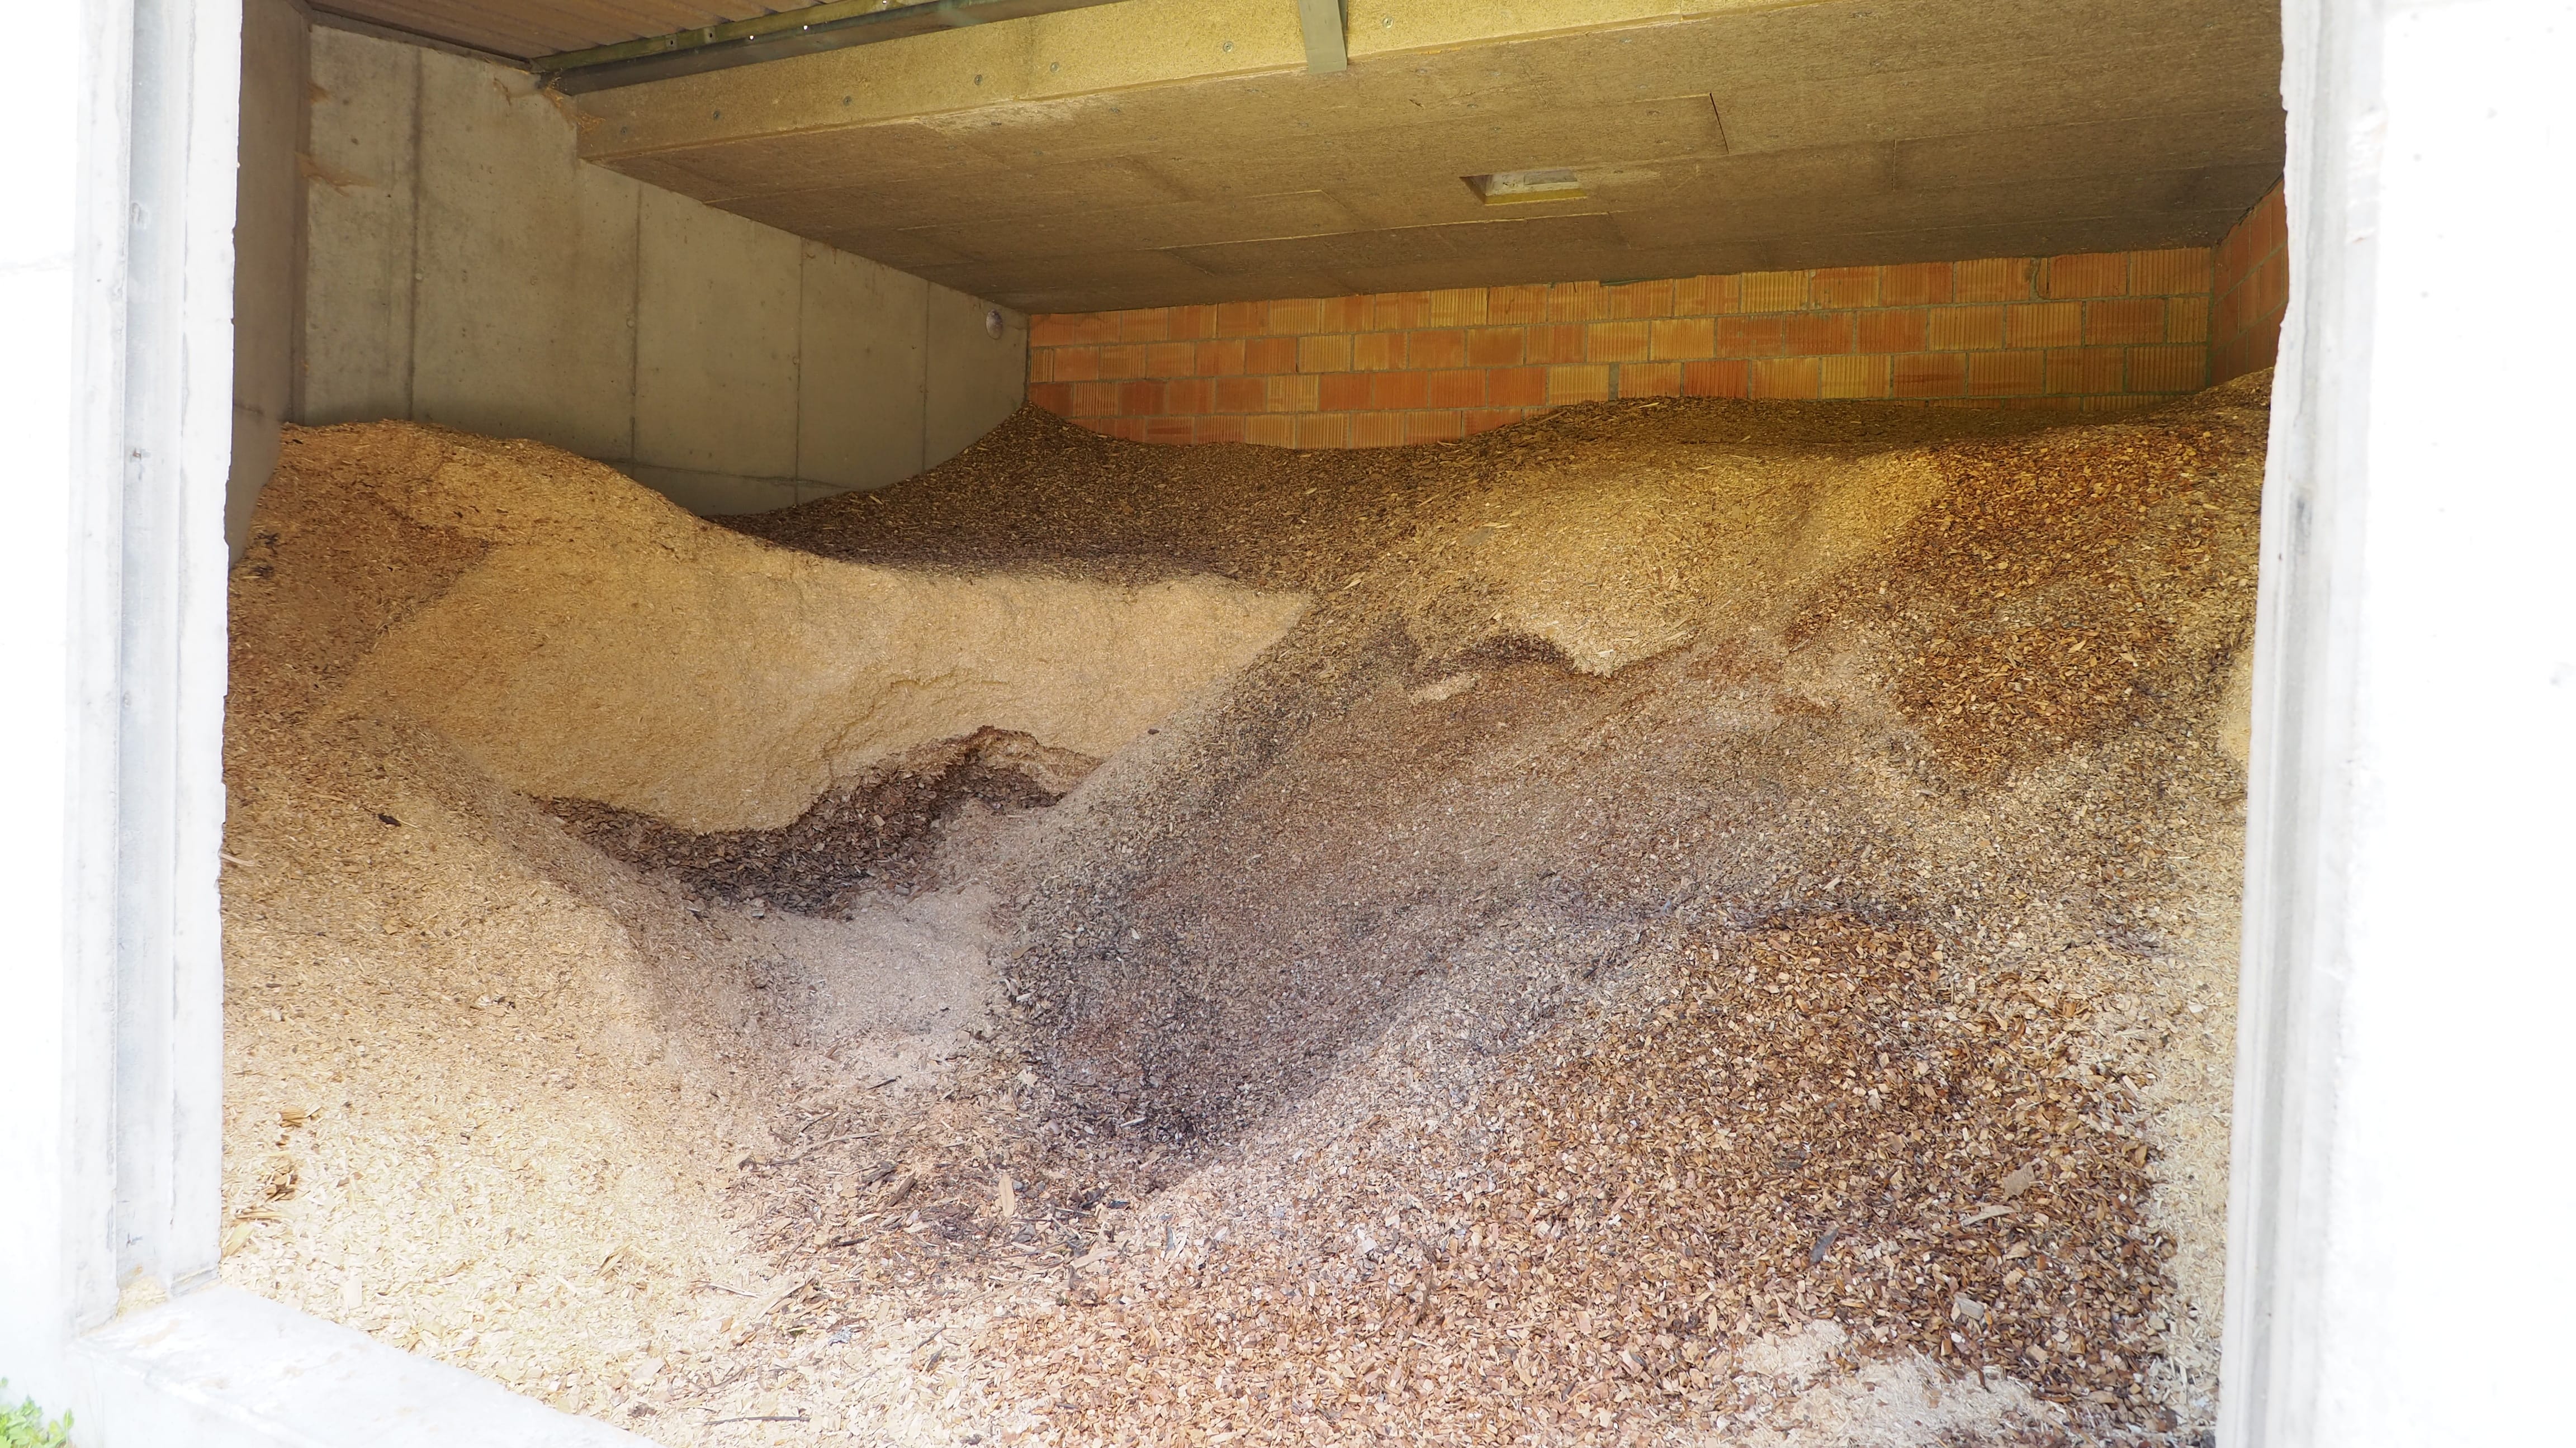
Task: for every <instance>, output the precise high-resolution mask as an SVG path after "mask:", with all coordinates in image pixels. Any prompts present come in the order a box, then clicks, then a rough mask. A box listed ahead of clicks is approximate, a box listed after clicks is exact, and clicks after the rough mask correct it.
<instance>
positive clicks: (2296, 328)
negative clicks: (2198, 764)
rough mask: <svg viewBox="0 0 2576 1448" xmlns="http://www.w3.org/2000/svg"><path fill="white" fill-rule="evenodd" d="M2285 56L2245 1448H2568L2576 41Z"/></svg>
mask: <svg viewBox="0 0 2576 1448" xmlns="http://www.w3.org/2000/svg"><path fill="white" fill-rule="evenodd" d="M2283 33H2284V39H2285V41H2286V42H2287V43H2286V46H2285V54H2286V55H2287V58H2288V64H2287V73H2286V75H2285V77H2284V94H2285V98H2286V100H2287V102H2288V109H2289V120H2290V136H2289V140H2290V149H2289V178H2288V200H2289V207H2290V256H2291V273H2290V275H2291V298H2290V311H2289V315H2288V318H2287V327H2286V328H2285V330H2284V333H2283V337H2282V348H2281V364H2280V367H2279V370H2278V374H2277V378H2276V381H2275V384H2274V391H2273V421H2272V446H2271V458H2270V476H2269V478H2268V480H2267V484H2266V487H2265V496H2264V514H2263V554H2262V579H2261V605H2260V621H2259V625H2258V631H2257V641H2256V649H2255V661H2256V662H2255V705H2254V712H2255V726H2254V740H2255V758H2254V761H2253V774H2252V780H2251V796H2250V798H2249V801H2248V817H2247V819H2248V827H2249V828H2248V837H2247V862H2246V912H2245V958H2244V975H2243V987H2242V990H2241V992H2240V1000H2239V1034H2238V1042H2237V1091H2236V1118H2235V1141H2234V1153H2233V1155H2234V1161H2233V1165H2232V1173H2231V1174H2232V1185H2233V1189H2232V1191H2231V1194H2230V1202H2229V1208H2230V1210H2229V1222H2228V1283H2227V1297H2228V1303H2227V1340H2226V1348H2225V1357H2224V1365H2223V1367H2222V1370H2221V1378H2222V1382H2221V1399H2220V1402H2221V1411H2222V1419H2221V1423H2220V1433H2219V1438H2220V1442H2221V1443H2222V1444H2225V1445H2227V1448H2310V1445H2313V1448H2375V1445H2388V1448H2397V1445H2406V1448H2423V1445H2433V1444H2478V1445H2488V1444H2492V1445H2505V1444H2538V1443H2544V1442H2549V1443H2568V1442H2576V1411H2571V1408H2570V1406H2569V1404H2568V1401H2567V1397H2566V1392H2565V1386H2564V1385H2565V1384H2566V1383H2567V1382H2568V1381H2569V1377H2568V1374H2569V1373H2570V1371H2571V1369H2570V1364H2571V1363H2572V1362H2576V1317H2571V1314H2570V1312H2569V1311H2568V1308H2567V1304H2568V1302H2569V1300H2570V1298H2571V1296H2576V1254H2571V1253H2570V1252H2569V1251H2568V1250H2567V1249H2566V1247H2565V1246H2563V1245H2562V1244H2563V1243H2564V1242H2565V1240H2566V1236H2567V1229H2568V1228H2569V1227H2570V1226H2576V1164H2571V1163H2576V1155H2571V1153H2572V1152H2576V1130H2571V1128H2570V1126H2569V1124H2568V1116H2567V1109H2566V1106H2565V1104H2564V1103H2565V1101H2566V1098H2567V1095H2568V1085H2567V1077H2566V1066H2567V1062H2568V1060H2569V1057H2570V1051H2569V1049H2568V1042H2567V1039H2566V1032H2567V1029H2568V1023H2569V1021H2570V1020H2571V1018H2576V931H2571V929H2570V927H2569V924H2568V921H2567V919H2566V916H2567V913H2568V906H2569V905H2570V903H2571V902H2576V847H2571V843H2570V841H2571V834H2570V831H2571V829H2576V453H2571V451H2570V448H2569V446H2568V442H2567V435H2568V431H2569V419H2568V411H2569V406H2570V385H2569V384H2570V371H2569V361H2568V349H2567V339H2568V338H2569V337H2570V336H2571V335H2576V290H2571V289H2570V288H2568V287H2567V286H2566V285H2565V284H2564V283H2563V282H2561V281H2560V280H2559V273H2558V271H2557V270H2556V269H2557V268H2559V267H2562V266H2563V258H2564V257H2565V256H2566V254H2567V250H2568V247H2569V243H2570V236H2571V233H2576V205H2571V202H2570V190H2571V186H2576V123H2571V120H2570V111H2569V100H2568V86H2569V78H2570V76H2576V4H2571V3H2569V0H2451V3H2444V0H2430V3H2411V0H2288V3H2287V4H2286V5H2285V11H2284V15H2283Z"/></svg>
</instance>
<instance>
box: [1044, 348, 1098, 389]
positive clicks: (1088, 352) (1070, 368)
mask: <svg viewBox="0 0 2576 1448" xmlns="http://www.w3.org/2000/svg"><path fill="white" fill-rule="evenodd" d="M1099 378H1100V349H1099V348H1097V347H1058V348H1056V349H1055V380H1056V381H1058V382H1096V381H1098V380H1099Z"/></svg>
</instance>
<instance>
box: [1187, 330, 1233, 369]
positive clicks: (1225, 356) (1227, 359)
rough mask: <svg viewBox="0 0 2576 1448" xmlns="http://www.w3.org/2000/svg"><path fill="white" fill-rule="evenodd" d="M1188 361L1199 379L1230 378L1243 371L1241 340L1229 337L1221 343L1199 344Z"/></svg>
mask: <svg viewBox="0 0 2576 1448" xmlns="http://www.w3.org/2000/svg"><path fill="white" fill-rule="evenodd" d="M1190 360H1191V362H1192V364H1193V365H1194V366H1196V367H1197V369H1198V374H1199V375H1200V376H1201V377H1232V376H1234V375H1236V374H1237V373H1240V372H1241V371H1243V339H1242V338H1240V337H1229V338H1227V339H1226V340H1224V341H1222V342H1201V343H1200V344H1198V348H1197V350H1196V351H1194V352H1192V353H1191V354H1190Z"/></svg>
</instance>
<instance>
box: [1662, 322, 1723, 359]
mask: <svg viewBox="0 0 2576 1448" xmlns="http://www.w3.org/2000/svg"><path fill="white" fill-rule="evenodd" d="M1647 355H1648V356H1650V357H1653V358H1654V359H1655V360H1656V361H1658V362H1687V361H1689V360H1691V359H1693V358H1696V357H1714V356H1716V355H1717V319H1716V318H1714V317H1685V318H1682V319H1680V320H1678V321H1671V322H1657V323H1655V324H1654V325H1653V327H1652V329H1651V332H1650V335H1649V337H1648V339H1647Z"/></svg>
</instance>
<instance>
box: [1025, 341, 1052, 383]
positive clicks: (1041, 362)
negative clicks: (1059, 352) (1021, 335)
mask: <svg viewBox="0 0 2576 1448" xmlns="http://www.w3.org/2000/svg"><path fill="white" fill-rule="evenodd" d="M1054 380H1055V349H1054V348H1053V347H1031V348H1030V349H1029V383H1030V385H1032V386H1034V385H1036V384H1038V383H1040V382H1053V381H1054Z"/></svg>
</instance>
